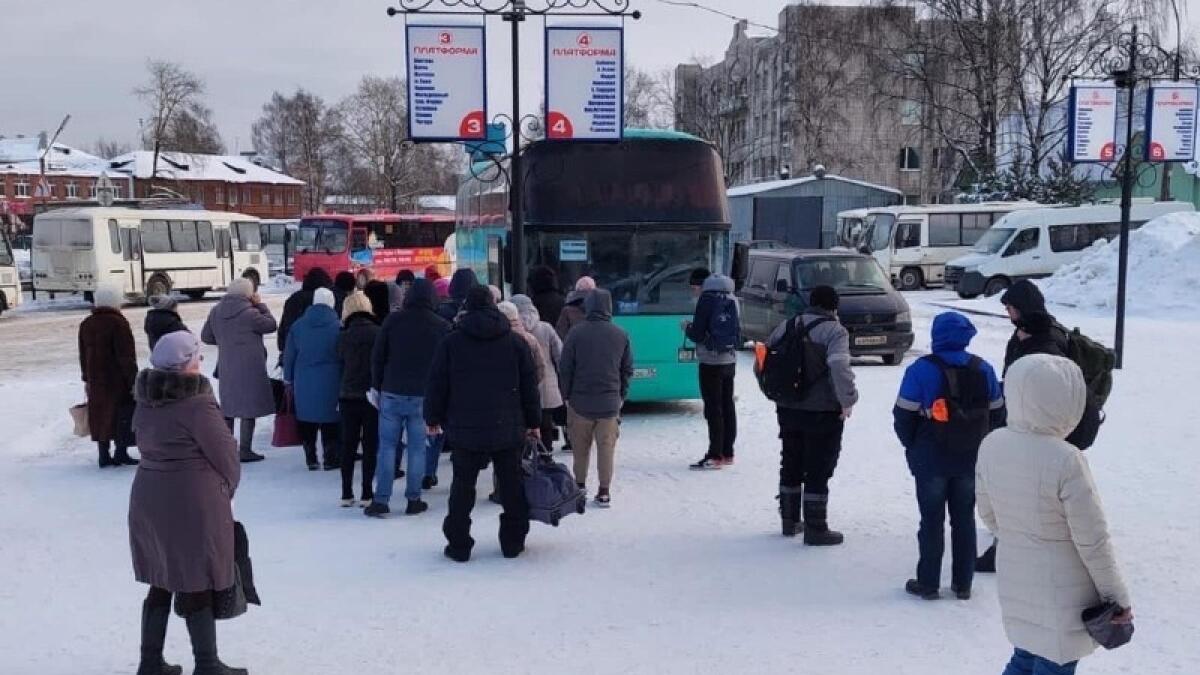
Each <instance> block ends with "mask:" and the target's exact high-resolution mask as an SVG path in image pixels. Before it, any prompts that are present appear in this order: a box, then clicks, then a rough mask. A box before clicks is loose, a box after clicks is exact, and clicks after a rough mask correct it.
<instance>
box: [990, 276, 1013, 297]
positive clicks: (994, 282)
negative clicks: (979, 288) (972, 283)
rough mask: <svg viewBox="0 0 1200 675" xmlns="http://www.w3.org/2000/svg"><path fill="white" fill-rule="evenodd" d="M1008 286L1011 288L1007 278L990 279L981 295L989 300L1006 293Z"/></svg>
mask: <svg viewBox="0 0 1200 675" xmlns="http://www.w3.org/2000/svg"><path fill="white" fill-rule="evenodd" d="M1009 286H1012V282H1011V281H1009V280H1008V277H992V278H991V279H988V282H987V285H986V286H984V287H983V294H984V295H986V296H987V297H989V298H990V297H992V296H993V295H999V294H1001V293H1003V292H1004V291H1007V290H1008V287H1009Z"/></svg>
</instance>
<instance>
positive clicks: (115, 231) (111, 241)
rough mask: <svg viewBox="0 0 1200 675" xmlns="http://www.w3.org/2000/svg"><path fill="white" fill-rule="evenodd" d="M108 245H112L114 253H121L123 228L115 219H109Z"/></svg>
mask: <svg viewBox="0 0 1200 675" xmlns="http://www.w3.org/2000/svg"><path fill="white" fill-rule="evenodd" d="M108 245H109V246H111V247H112V252H113V253H115V254H117V255H121V228H120V226H118V225H117V221H115V220H110V221H108ZM126 260H128V258H126Z"/></svg>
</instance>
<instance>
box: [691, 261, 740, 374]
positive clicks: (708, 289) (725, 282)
mask: <svg viewBox="0 0 1200 675" xmlns="http://www.w3.org/2000/svg"><path fill="white" fill-rule="evenodd" d="M733 291H734V285H733V279H730V278H729V277H727V276H725V275H724V274H714V275H712V276H710V277H708V278H707V279H705V280H704V286H703V287H702V288H701V296H700V300H699V301H698V302H697V303H696V314H695V316H693V317H692V321H691V322H690V323H689V324H688V327H687V336H688V338H689V339H691V340H692V341H693V342H695V343H696V360H697V361H699V362H700V363H702V364H704V365H706V366H731V365H733V364H735V363H737V351H736V350H730V351H727V352H722V351H715V350H712V349H709V348H708V347H706V346H704V342H705V339H706V338H707V336H708V326H706V325H700V324H701V323H705V322H708V321H711V320H712V311H711V304H709V310H708V311H701V304H708V303H711V302H712V300H708V302H707V303H706V297H705V296H711V295H728V296H729V297H730V298H733V306H734V309H735V310H736V312H737V319H738V325H739V326H740V325H741V321H742V306H741V304H739V303H738V300H737V297H735V296H734V295H733Z"/></svg>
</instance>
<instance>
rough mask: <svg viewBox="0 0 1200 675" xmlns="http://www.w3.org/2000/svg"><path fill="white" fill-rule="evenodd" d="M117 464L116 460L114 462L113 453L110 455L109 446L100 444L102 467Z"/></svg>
mask: <svg viewBox="0 0 1200 675" xmlns="http://www.w3.org/2000/svg"><path fill="white" fill-rule="evenodd" d="M115 465H116V462H113V458H112V455H110V454H109V452H108V446H105V445H101V446H100V468H101V469H104V468H107V467H110V466H115Z"/></svg>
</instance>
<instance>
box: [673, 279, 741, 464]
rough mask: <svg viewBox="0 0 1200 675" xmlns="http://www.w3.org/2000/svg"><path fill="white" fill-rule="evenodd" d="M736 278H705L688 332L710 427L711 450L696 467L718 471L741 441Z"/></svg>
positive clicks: (739, 318) (738, 323)
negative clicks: (735, 396)
mask: <svg viewBox="0 0 1200 675" xmlns="http://www.w3.org/2000/svg"><path fill="white" fill-rule="evenodd" d="M733 290H734V286H733V279H730V278H729V277H727V276H725V275H724V274H713V275H710V276H709V277H707V278H706V279H704V283H703V286H702V287H701V293H700V299H699V301H698V302H697V303H696V313H695V316H693V317H692V321H691V322H689V323H688V324H686V326H685V329H684V332H685V333H686V335H687V337H688V339H689V340H691V341H692V342H695V343H696V360H697V361H699V362H700V396H701V397H702V398H703V399H704V420H705V422H707V423H708V452H707V453H705V455H704V457H703V458H702V459H701V460H700V461H699V462H696V463H695V464H692V465H691V467H690V468H692V469H697V470H699V469H720V468H721V467H723V466H729V465H732V464H733V444H734V441H736V440H737V411H736V410H735V409H734V403H733V382H734V376H735V375H736V368H737V350H736V347H737V342H738V341H739V340H740V339H741V338H740V336H741V325H740V324H741V316H740V315H741V312H740V310H739V307H738V304H737V300H736V299H735V298H734V296H733Z"/></svg>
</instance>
